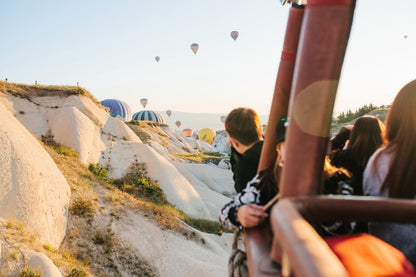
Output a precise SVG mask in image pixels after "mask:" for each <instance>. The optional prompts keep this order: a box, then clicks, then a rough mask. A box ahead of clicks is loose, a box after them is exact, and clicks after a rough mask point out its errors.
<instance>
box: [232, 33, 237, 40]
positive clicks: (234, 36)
mask: <svg viewBox="0 0 416 277" xmlns="http://www.w3.org/2000/svg"><path fill="white" fill-rule="evenodd" d="M231 37H232V38H233V40H236V39H237V38H238V31H232V32H231Z"/></svg>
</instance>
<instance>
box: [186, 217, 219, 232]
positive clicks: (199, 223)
mask: <svg viewBox="0 0 416 277" xmlns="http://www.w3.org/2000/svg"><path fill="white" fill-rule="evenodd" d="M185 222H186V224H188V225H190V226H192V227H194V228H196V229H198V230H200V231H202V232H205V233H211V234H221V233H222V229H221V225H220V224H219V222H218V221H212V220H207V219H200V218H191V217H186V218H185Z"/></svg>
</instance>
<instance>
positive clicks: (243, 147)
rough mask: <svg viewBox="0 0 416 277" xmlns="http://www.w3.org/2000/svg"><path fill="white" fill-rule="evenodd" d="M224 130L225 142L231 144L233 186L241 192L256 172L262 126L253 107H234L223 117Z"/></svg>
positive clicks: (261, 140) (261, 139)
mask: <svg viewBox="0 0 416 277" xmlns="http://www.w3.org/2000/svg"><path fill="white" fill-rule="evenodd" d="M225 130H226V131H227V133H228V135H229V138H228V141H227V142H228V144H229V145H230V146H231V157H230V163H231V170H232V171H233V173H234V175H233V179H234V188H235V190H236V191H237V192H241V191H242V190H243V189H244V188H245V187H246V186H247V182H249V181H250V180H251V179H252V178H253V177H254V176H255V175H256V173H257V167H258V165H259V160H260V154H261V148H262V146H263V135H262V133H263V128H262V126H261V124H260V118H259V116H258V115H257V113H256V112H255V111H254V110H253V109H250V108H236V109H234V110H232V111H231V112H230V113H229V114H228V116H227V118H226V119H225Z"/></svg>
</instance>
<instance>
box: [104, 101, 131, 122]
mask: <svg viewBox="0 0 416 277" xmlns="http://www.w3.org/2000/svg"><path fill="white" fill-rule="evenodd" d="M101 105H103V106H104V107H107V108H109V109H110V115H111V116H112V117H117V116H119V117H121V118H122V119H123V120H124V121H130V120H131V109H130V106H129V105H128V104H127V103H126V102H123V101H120V100H116V99H105V100H103V101H101Z"/></svg>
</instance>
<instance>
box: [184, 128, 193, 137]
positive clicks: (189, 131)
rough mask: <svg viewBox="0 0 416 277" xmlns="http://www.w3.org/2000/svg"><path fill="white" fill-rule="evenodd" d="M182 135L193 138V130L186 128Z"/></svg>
mask: <svg viewBox="0 0 416 277" xmlns="http://www.w3.org/2000/svg"><path fill="white" fill-rule="evenodd" d="M182 135H184V136H185V137H187V138H190V137H192V129H191V128H185V129H183V130H182Z"/></svg>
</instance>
